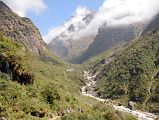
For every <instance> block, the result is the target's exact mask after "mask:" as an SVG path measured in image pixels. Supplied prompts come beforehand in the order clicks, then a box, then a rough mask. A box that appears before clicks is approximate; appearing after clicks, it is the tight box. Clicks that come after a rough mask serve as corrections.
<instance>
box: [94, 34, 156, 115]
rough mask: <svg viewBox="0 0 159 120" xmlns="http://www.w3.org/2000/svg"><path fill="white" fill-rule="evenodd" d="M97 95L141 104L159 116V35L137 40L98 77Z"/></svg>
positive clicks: (146, 36) (145, 36) (105, 67)
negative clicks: (158, 113)
mask: <svg viewBox="0 0 159 120" xmlns="http://www.w3.org/2000/svg"><path fill="white" fill-rule="evenodd" d="M97 79H98V82H97V89H96V90H97V91H98V94H99V96H103V97H104V98H112V99H120V98H121V99H122V98H126V99H127V100H130V101H134V102H138V103H139V104H141V105H139V107H140V108H145V109H148V110H150V111H151V112H159V111H158V110H159V104H158V101H159V97H158V96H159V94H158V93H159V91H158V90H159V89H158V88H159V33H158V32H151V33H147V34H145V35H144V36H143V37H141V38H139V39H138V40H135V42H134V43H132V45H130V46H129V47H127V48H126V49H125V50H124V51H123V52H121V54H119V55H117V56H115V59H114V60H113V61H112V62H111V63H110V64H108V65H105V66H104V67H103V69H102V71H101V73H100V75H99V76H98V78H97Z"/></svg>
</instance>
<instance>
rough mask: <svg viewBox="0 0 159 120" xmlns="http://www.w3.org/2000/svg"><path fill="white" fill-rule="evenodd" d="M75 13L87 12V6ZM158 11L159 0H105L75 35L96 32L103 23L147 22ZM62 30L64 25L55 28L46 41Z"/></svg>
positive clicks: (112, 24)
mask: <svg viewBox="0 0 159 120" xmlns="http://www.w3.org/2000/svg"><path fill="white" fill-rule="evenodd" d="M75 13H76V14H77V16H78V15H84V14H85V13H87V8H85V7H84V8H82V7H79V8H77V9H76V12H75ZM157 13H159V0H105V2H104V3H103V5H102V6H101V7H100V8H99V10H98V11H97V13H96V15H95V16H94V18H93V20H92V21H91V23H90V24H89V25H88V26H87V27H86V28H85V29H82V30H81V31H78V34H75V36H76V37H78V38H80V37H83V36H86V35H87V34H96V33H97V32H98V28H99V27H101V26H102V25H103V24H106V25H107V26H117V25H129V24H133V23H139V22H145V21H148V20H150V19H151V18H152V17H153V16H155V15H156V14H157ZM78 20H79V19H78ZM70 24H71V23H70ZM62 30H64V28H63V27H61V28H60V27H57V28H54V29H53V30H51V31H50V32H49V33H48V34H47V35H46V36H45V37H44V40H45V41H46V42H48V41H50V40H52V39H53V36H54V35H57V34H56V33H58V32H60V31H62ZM55 31H56V32H55ZM51 34H52V35H51ZM53 34H54V35H53Z"/></svg>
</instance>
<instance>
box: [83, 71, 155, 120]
mask: <svg viewBox="0 0 159 120" xmlns="http://www.w3.org/2000/svg"><path fill="white" fill-rule="evenodd" d="M83 75H84V79H85V80H86V81H87V83H86V85H85V86H83V87H82V94H83V95H84V96H88V97H91V98H94V99H96V100H98V101H101V102H105V103H106V104H108V105H110V106H111V107H113V108H114V109H115V110H117V111H120V112H126V113H129V114H132V115H133V116H135V117H136V118H137V120H155V119H156V118H157V116H156V115H155V114H153V113H148V112H143V111H140V110H131V109H129V108H127V107H125V106H118V105H115V104H113V102H112V103H111V102H109V103H107V102H106V101H111V100H109V99H102V98H99V97H96V96H95V95H93V92H92V91H91V87H93V86H94V85H95V84H96V81H95V80H94V79H95V78H96V76H97V75H98V73H96V74H95V75H91V74H90V73H89V72H88V71H84V74H83ZM88 87H89V88H90V89H89V90H90V91H88V90H87V88H88Z"/></svg>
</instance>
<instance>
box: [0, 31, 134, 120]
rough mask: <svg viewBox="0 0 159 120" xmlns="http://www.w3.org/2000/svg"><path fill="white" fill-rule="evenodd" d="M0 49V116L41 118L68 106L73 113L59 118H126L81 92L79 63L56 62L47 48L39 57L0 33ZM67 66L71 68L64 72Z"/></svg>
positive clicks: (110, 119) (27, 119) (33, 119)
mask: <svg viewBox="0 0 159 120" xmlns="http://www.w3.org/2000/svg"><path fill="white" fill-rule="evenodd" d="M0 51H1V52H0V56H1V57H0V118H3V117H4V118H8V119H11V120H18V119H23V120H38V119H43V120H45V119H49V117H50V114H51V116H57V115H58V114H59V111H64V110H67V109H68V108H71V109H72V111H73V112H71V113H70V114H66V113H65V115H64V116H63V117H62V118H61V119H64V120H66V119H67V120H68V119H69V120H71V119H75V120H76V119H79V120H80V119H84V118H85V119H88V120H89V119H90V120H91V119H96V120H101V119H108V120H118V119H119V120H120V119H123V120H126V119H124V118H126V116H128V117H129V115H125V114H123V116H121V114H120V113H117V112H116V111H113V110H111V109H110V108H109V107H108V106H106V105H104V104H103V103H100V102H98V101H96V100H95V99H92V98H88V97H85V96H82V95H81V91H80V85H83V84H84V83H83V75H82V71H83V68H82V66H79V65H68V64H64V63H62V62H57V61H58V60H57V58H55V57H54V56H52V55H51V54H50V53H48V54H46V53H47V52H48V51H46V53H45V54H42V57H43V58H45V59H41V58H40V57H39V56H37V55H35V54H32V53H30V52H28V51H27V50H26V49H25V48H24V47H23V46H22V45H20V44H19V43H17V42H13V41H12V40H10V39H8V38H6V37H5V36H3V35H2V34H0ZM44 55H48V56H49V57H44ZM48 58H49V59H48ZM68 68H73V69H74V71H72V72H69V71H66V69H68ZM28 76H29V77H28ZM132 120H133V119H132Z"/></svg>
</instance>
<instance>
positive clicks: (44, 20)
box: [27, 0, 104, 36]
mask: <svg viewBox="0 0 159 120" xmlns="http://www.w3.org/2000/svg"><path fill="white" fill-rule="evenodd" d="M103 2H104V0H45V1H44V3H45V4H46V6H47V9H45V10H44V11H42V12H41V13H40V14H38V15H37V14H35V13H33V12H31V11H29V12H28V13H27V17H29V18H30V19H31V20H32V21H33V22H34V24H35V25H36V26H37V27H38V28H39V30H40V32H41V34H42V36H43V35H46V34H47V33H48V31H49V30H50V29H51V28H54V27H57V26H58V25H61V24H62V23H63V22H64V21H65V20H67V19H68V18H69V17H71V15H72V14H73V12H74V11H75V10H76V8H77V7H78V6H86V7H87V8H89V9H92V10H98V9H99V7H100V6H102V4H103ZM35 4H36V3H35Z"/></svg>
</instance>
